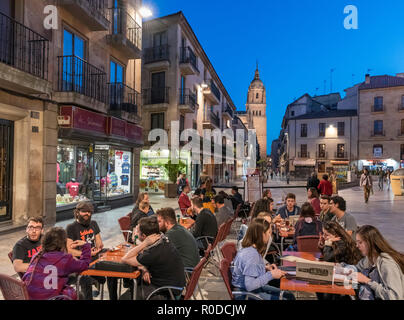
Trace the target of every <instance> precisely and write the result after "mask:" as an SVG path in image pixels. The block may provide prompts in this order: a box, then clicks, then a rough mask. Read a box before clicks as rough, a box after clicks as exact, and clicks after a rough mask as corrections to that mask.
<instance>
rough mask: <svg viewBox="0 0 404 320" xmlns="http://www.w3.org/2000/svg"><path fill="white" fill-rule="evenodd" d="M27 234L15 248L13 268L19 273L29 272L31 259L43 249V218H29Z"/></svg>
mask: <svg viewBox="0 0 404 320" xmlns="http://www.w3.org/2000/svg"><path fill="white" fill-rule="evenodd" d="M25 232H26V234H27V235H26V236H25V237H24V238H22V239H20V240H19V241H18V242H17V243H16V244H15V246H14V248H13V266H14V270H15V272H19V273H25V272H26V271H27V269H28V267H29V263H30V261H31V258H32V257H33V256H34V255H35V254H36V253H37V252H39V251H40V250H41V249H42V245H41V238H42V234H43V220H42V218H40V217H38V218H34V217H32V218H29V220H28V225H27V228H26V229H25Z"/></svg>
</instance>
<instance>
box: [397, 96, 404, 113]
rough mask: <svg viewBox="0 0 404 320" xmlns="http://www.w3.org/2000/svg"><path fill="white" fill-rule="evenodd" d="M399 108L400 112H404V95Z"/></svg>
mask: <svg viewBox="0 0 404 320" xmlns="http://www.w3.org/2000/svg"><path fill="white" fill-rule="evenodd" d="M398 107H399V109H400V110H404V95H403V96H401V104H400V105H399V106H398Z"/></svg>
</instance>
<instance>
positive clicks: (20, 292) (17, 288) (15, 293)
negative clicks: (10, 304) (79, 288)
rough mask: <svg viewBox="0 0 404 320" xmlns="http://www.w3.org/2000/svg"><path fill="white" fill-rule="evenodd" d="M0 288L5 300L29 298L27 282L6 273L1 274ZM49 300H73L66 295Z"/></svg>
mask: <svg viewBox="0 0 404 320" xmlns="http://www.w3.org/2000/svg"><path fill="white" fill-rule="evenodd" d="M0 290H1V293H2V294H3V297H4V300H29V295H28V290H27V286H26V284H25V282H23V281H21V280H18V279H14V278H13V277H10V276H7V275H5V274H0ZM48 300H72V299H71V298H70V297H68V296H65V295H58V296H55V297H52V298H50V299H48Z"/></svg>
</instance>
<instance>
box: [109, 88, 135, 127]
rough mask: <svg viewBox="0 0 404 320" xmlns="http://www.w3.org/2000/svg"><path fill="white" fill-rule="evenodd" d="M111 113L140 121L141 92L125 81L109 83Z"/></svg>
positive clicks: (122, 117) (118, 116)
mask: <svg viewBox="0 0 404 320" xmlns="http://www.w3.org/2000/svg"><path fill="white" fill-rule="evenodd" d="M108 87H109V113H110V114H111V115H112V116H114V117H117V118H121V119H124V120H128V121H133V122H139V121H140V117H139V114H138V112H139V102H140V94H139V92H137V91H136V90H134V89H132V88H131V87H128V86H127V85H125V84H123V83H108Z"/></svg>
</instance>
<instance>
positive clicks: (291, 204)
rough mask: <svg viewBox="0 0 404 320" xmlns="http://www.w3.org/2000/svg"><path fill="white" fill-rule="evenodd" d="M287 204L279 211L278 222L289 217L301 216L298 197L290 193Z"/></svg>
mask: <svg viewBox="0 0 404 320" xmlns="http://www.w3.org/2000/svg"><path fill="white" fill-rule="evenodd" d="M285 201H286V204H285V205H284V206H282V207H280V208H279V209H278V211H277V212H276V213H277V216H276V220H279V219H280V218H282V219H287V218H289V216H296V215H300V208H299V207H298V206H297V205H296V195H294V194H293V193H288V194H287V195H286V199H285Z"/></svg>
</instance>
